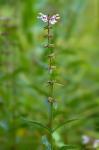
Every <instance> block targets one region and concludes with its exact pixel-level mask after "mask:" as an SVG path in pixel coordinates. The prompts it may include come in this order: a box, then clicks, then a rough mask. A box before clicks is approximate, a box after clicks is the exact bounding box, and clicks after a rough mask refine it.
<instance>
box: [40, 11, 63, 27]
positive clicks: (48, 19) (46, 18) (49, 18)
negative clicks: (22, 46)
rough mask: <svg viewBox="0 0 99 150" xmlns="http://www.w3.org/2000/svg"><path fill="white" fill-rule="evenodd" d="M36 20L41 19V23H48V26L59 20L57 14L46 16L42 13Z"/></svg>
mask: <svg viewBox="0 0 99 150" xmlns="http://www.w3.org/2000/svg"><path fill="white" fill-rule="evenodd" d="M37 18H38V19H41V20H42V21H43V22H49V23H50V24H52V25H53V24H55V23H57V21H58V20H59V19H60V16H59V14H56V15H53V16H48V15H45V14H43V13H39V16H38V17H37Z"/></svg>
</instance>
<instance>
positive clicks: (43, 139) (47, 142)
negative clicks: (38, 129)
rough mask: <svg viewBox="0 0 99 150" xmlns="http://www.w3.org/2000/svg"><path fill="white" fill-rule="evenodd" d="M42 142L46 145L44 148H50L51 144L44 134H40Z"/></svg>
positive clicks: (48, 149) (47, 149)
mask: <svg viewBox="0 0 99 150" xmlns="http://www.w3.org/2000/svg"><path fill="white" fill-rule="evenodd" d="M42 143H43V144H44V145H45V146H46V150H51V145H50V143H49V141H48V139H47V137H46V135H44V136H42Z"/></svg>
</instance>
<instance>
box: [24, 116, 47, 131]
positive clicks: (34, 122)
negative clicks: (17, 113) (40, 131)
mask: <svg viewBox="0 0 99 150" xmlns="http://www.w3.org/2000/svg"><path fill="white" fill-rule="evenodd" d="M23 120H24V121H26V122H27V123H31V124H34V125H37V126H40V127H41V128H44V129H46V130H47V131H48V132H50V129H49V128H48V127H47V126H45V125H43V124H42V123H40V122H37V121H33V120H26V119H23Z"/></svg>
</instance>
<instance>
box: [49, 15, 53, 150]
mask: <svg viewBox="0 0 99 150" xmlns="http://www.w3.org/2000/svg"><path fill="white" fill-rule="evenodd" d="M49 35H50V24H49V15H48V46H49V45H50V38H49ZM49 53H51V51H50V52H49ZM51 65H52V59H51V58H50V61H49V67H51ZM49 78H50V81H51V82H53V75H52V74H50V77H49ZM49 96H50V97H52V98H53V84H50V92H49ZM49 104H50V118H49V123H50V144H51V150H53V137H52V131H53V102H50V103H49Z"/></svg>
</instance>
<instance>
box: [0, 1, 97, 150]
mask: <svg viewBox="0 0 99 150" xmlns="http://www.w3.org/2000/svg"><path fill="white" fill-rule="evenodd" d="M38 12H44V13H48V12H49V13H51V14H53V13H59V14H60V16H61V20H60V22H59V23H58V24H57V26H54V27H53V33H54V41H53V42H55V45H56V47H55V57H56V58H55V63H56V66H57V68H56V74H55V77H56V79H57V81H59V83H62V84H63V86H55V90H54V96H55V97H56V100H57V109H55V110H54V114H53V115H54V129H56V128H57V129H58V127H59V129H58V130H57V134H55V135H54V136H53V139H54V147H55V150H58V149H59V148H60V147H61V146H62V145H66V146H65V147H63V148H62V149H66V147H67V148H68V149H70V148H69V147H68V146H69V145H71V147H72V146H73V145H78V146H79V147H81V148H82V149H85V150H86V149H88V148H89V149H90V150H91V149H93V148H92V143H93V141H94V140H95V139H99V69H98V68H99V34H98V33H99V32H98V30H99V28H98V26H99V19H98V18H99V14H98V0H95V1H93V0H57V1H56V0H46V1H45V0H42V1H40V0H37V1H36V0H24V1H20V0H17V1H13V0H9V1H7V0H1V1H0V150H6V149H13V150H15V149H16V150H27V149H30V150H32V149H35V150H43V149H45V148H46V147H45V146H46V144H45V146H44V145H42V143H41V137H42V136H43V135H48V134H49V132H47V131H48V130H49V128H48V127H49V125H48V124H47V123H48V114H49V113H48V111H49V106H48V103H47V100H46V98H47V97H48V92H49V91H48V90H47V89H48V88H47V80H48V74H47V68H48V66H47V64H48V62H47V58H46V54H48V51H47V50H45V49H44V48H43V46H42V45H44V44H46V41H45V43H44V39H43V36H44V32H43V30H42V28H43V24H42V23H40V22H39V21H38V20H37V14H38ZM45 32H46V31H45ZM22 118H24V120H23V119H22ZM72 118H77V120H75V119H74V120H72ZM34 120H36V121H37V122H36V121H34ZM68 120H69V122H68ZM65 123H66V124H65ZM61 126H62V127H61ZM45 128H46V129H47V130H45ZM53 134H54V133H53ZM82 135H88V136H89V137H90V138H91V139H92V143H89V144H88V145H83V144H82ZM44 140H45V138H43V142H44ZM48 141H49V139H48ZM44 143H46V142H44ZM47 144H48V143H47ZM48 145H49V144H48Z"/></svg>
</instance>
